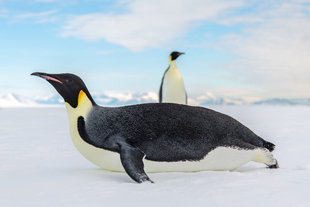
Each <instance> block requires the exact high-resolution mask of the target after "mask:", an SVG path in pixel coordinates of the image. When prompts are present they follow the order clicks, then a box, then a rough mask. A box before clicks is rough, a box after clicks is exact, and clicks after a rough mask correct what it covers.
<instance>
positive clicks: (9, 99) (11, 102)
mask: <svg viewBox="0 0 310 207" xmlns="http://www.w3.org/2000/svg"><path fill="white" fill-rule="evenodd" d="M37 106H39V104H38V103H36V102H35V101H33V100H30V99H27V98H24V97H22V96H18V95H16V94H13V93H10V94H6V95H4V96H0V107H3V108H7V107H37Z"/></svg>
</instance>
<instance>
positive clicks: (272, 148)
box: [263, 140, 276, 152]
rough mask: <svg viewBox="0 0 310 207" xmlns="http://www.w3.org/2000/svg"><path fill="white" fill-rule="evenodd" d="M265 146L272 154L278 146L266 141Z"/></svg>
mask: <svg viewBox="0 0 310 207" xmlns="http://www.w3.org/2000/svg"><path fill="white" fill-rule="evenodd" d="M263 146H264V147H265V148H267V149H268V150H269V151H270V152H272V151H273V150H274V148H275V147H276V145H274V144H272V143H271V142H267V141H265V140H264V143H263Z"/></svg>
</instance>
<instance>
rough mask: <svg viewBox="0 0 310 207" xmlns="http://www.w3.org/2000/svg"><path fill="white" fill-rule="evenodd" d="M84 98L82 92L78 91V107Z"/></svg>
mask: <svg viewBox="0 0 310 207" xmlns="http://www.w3.org/2000/svg"><path fill="white" fill-rule="evenodd" d="M84 96H86V94H85V92H84V91H83V90H80V93H79V97H78V105H80V103H81V100H82V99H83V97H84Z"/></svg>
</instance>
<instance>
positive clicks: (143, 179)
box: [138, 175, 154, 183]
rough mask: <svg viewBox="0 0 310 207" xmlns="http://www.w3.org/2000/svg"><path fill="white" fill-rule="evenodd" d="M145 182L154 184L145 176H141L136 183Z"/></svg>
mask: <svg viewBox="0 0 310 207" xmlns="http://www.w3.org/2000/svg"><path fill="white" fill-rule="evenodd" d="M147 181H148V182H150V183H154V182H153V181H152V180H151V179H150V178H149V177H148V176H147V175H141V177H140V178H139V180H138V183H144V182H147Z"/></svg>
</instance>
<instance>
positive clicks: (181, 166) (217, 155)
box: [72, 133, 259, 172]
mask: <svg viewBox="0 0 310 207" xmlns="http://www.w3.org/2000/svg"><path fill="white" fill-rule="evenodd" d="M72 135H75V136H72V141H73V143H74V145H75V147H76V148H77V149H78V150H79V152H80V153H81V154H82V155H83V156H84V157H85V158H86V159H88V160H89V161H91V162H92V163H94V164H95V165H97V166H99V167H100V168H103V169H105V170H110V171H118V172H124V168H123V166H122V164H121V161H120V155H119V154H118V153H115V152H111V151H108V150H104V149H101V148H97V147H94V146H92V145H90V144H88V143H86V142H85V141H84V140H83V139H81V138H80V136H79V135H77V134H74V133H73V134H72ZM76 135H77V136H76ZM258 151H259V149H255V150H245V149H237V148H230V147H217V148H216V149H214V150H212V151H211V152H209V153H208V154H207V156H206V157H205V158H204V159H203V160H200V161H180V162H156V161H149V160H146V159H144V169H145V171H146V172H194V171H204V170H233V169H235V168H238V167H240V166H242V165H243V164H245V163H247V162H249V161H252V160H254V159H255V157H257V154H258V153H259V152H258Z"/></svg>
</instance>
